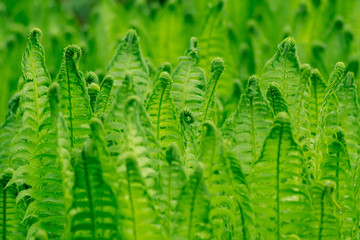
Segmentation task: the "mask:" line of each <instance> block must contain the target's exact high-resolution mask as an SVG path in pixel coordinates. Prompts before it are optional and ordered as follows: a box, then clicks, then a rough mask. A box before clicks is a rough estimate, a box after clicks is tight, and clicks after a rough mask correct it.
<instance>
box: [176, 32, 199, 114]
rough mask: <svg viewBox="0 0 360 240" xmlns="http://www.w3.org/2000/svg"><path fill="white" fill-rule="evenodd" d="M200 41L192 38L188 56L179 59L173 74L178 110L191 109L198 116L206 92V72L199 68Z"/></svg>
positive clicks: (187, 52)
mask: <svg viewBox="0 0 360 240" xmlns="http://www.w3.org/2000/svg"><path fill="white" fill-rule="evenodd" d="M198 51H199V50H198V41H197V39H196V38H194V37H193V38H191V40H190V48H189V49H188V50H187V51H186V56H185V57H181V58H179V61H180V63H179V64H178V66H177V67H176V68H175V70H174V72H173V73H172V74H171V78H172V79H173V81H174V82H173V88H172V91H171V93H172V95H173V97H174V103H175V107H176V108H177V109H189V110H191V111H192V112H193V113H194V115H195V116H197V115H198V109H199V105H201V103H202V99H203V96H204V90H205V82H206V76H205V73H204V70H202V69H201V68H199V67H198V66H197V62H198V61H199V52H198Z"/></svg>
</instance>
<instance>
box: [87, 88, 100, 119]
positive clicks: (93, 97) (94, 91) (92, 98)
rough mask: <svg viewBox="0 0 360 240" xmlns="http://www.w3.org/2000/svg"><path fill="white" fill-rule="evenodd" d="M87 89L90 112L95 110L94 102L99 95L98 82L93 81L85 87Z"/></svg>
mask: <svg viewBox="0 0 360 240" xmlns="http://www.w3.org/2000/svg"><path fill="white" fill-rule="evenodd" d="M87 91H88V94H89V99H90V106H91V110H92V112H95V104H96V99H97V96H98V95H99V92H100V86H99V84H97V83H94V82H93V83H91V84H90V85H89V86H88V87H87Z"/></svg>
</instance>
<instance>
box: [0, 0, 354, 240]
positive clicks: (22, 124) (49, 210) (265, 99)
mask: <svg viewBox="0 0 360 240" xmlns="http://www.w3.org/2000/svg"><path fill="white" fill-rule="evenodd" d="M139 4H140V3H139ZM172 4H174V5H172ZM188 4H191V1H188ZM193 4H194V5H195V4H196V3H193ZM250 5H251V4H250ZM174 6H175V3H169V5H168V12H166V14H165V15H167V14H174V16H172V17H171V19H172V21H173V22H172V24H179V23H178V21H179V20H178V19H177V18H176V17H175V16H177V14H180V13H179V12H178V11H179V10H178V9H176V8H173V7H174ZM138 7H139V6H138ZM224 7H225V6H224V5H222V1H220V3H218V4H214V5H212V6H211V8H210V11H209V13H208V15H206V19H207V21H209V22H211V23H212V24H213V26H212V27H211V26H210V27H206V28H204V29H202V36H201V38H199V39H200V40H199V41H198V40H197V38H195V37H192V38H190V47H189V48H188V50H186V51H185V56H183V57H180V58H179V63H178V64H177V66H176V67H175V68H174V70H173V71H172V68H171V62H173V61H174V60H173V59H169V62H170V63H166V64H163V65H162V66H161V67H159V68H158V69H156V68H154V67H153V65H152V64H151V63H150V62H149V61H148V60H146V58H145V57H146V56H147V54H145V53H144V54H143V51H142V50H141V46H142V38H141V39H140V37H139V36H138V33H137V31H136V30H135V29H130V30H129V31H128V32H127V34H126V35H125V37H124V38H123V39H122V40H120V42H119V46H118V48H117V50H115V49H114V52H115V55H114V57H113V59H112V60H110V63H109V65H108V67H107V68H106V70H105V69H104V70H102V73H100V74H96V73H94V72H91V71H88V72H86V73H83V71H82V66H81V56H82V52H83V51H82V49H81V48H80V47H79V46H76V45H70V46H68V47H66V48H65V49H64V55H63V58H62V64H61V66H60V70H59V73H58V75H57V76H56V77H54V76H52V75H51V74H50V73H49V71H48V70H47V67H46V63H45V50H44V48H43V47H42V43H41V37H42V33H41V31H40V30H39V29H37V28H35V29H33V30H32V31H31V32H30V34H29V37H28V43H27V47H26V49H25V53H24V54H23V59H22V62H21V67H22V73H21V74H20V79H19V82H18V91H17V93H16V94H15V95H14V96H13V97H12V98H11V99H10V101H9V104H8V108H9V111H8V113H7V115H6V117H5V121H4V122H3V123H2V124H1V128H0V180H1V181H0V182H1V187H2V189H1V190H2V191H1V192H0V197H1V199H2V201H1V202H2V204H1V205H0V219H1V228H0V235H1V237H2V238H3V239H138V240H140V239H322V240H325V239H360V228H359V227H360V218H359V216H360V205H359V201H360V194H359V184H360V179H359V178H360V177H359V175H360V171H359V161H358V160H359V154H360V153H359V146H360V138H359V132H358V131H359V120H360V119H359V102H358V92H357V84H356V80H355V76H354V74H353V73H352V72H351V71H349V68H348V67H346V66H345V64H344V63H342V62H339V63H337V64H336V65H335V68H334V70H333V71H332V73H330V74H327V73H325V74H324V76H323V75H321V73H320V72H321V71H320V70H318V69H316V68H313V67H311V66H310V65H309V64H301V63H300V58H299V56H298V52H297V46H296V43H295V39H294V38H292V37H285V38H284V40H282V41H281V43H280V44H279V45H278V48H277V51H276V53H275V54H274V56H273V57H272V58H271V59H270V60H269V61H267V62H266V63H265V61H264V59H262V58H261V56H259V55H256V56H253V58H254V59H255V58H256V60H254V59H253V60H254V61H260V62H263V63H265V67H264V68H263V71H262V73H261V74H258V76H259V77H257V76H256V75H252V76H250V77H249V78H248V79H246V80H243V82H244V84H243V83H242V82H240V83H239V84H238V85H236V80H234V79H233V78H234V74H235V73H234V67H233V65H232V64H227V62H226V59H225V60H223V59H222V58H220V57H217V54H218V53H219V54H220V55H221V54H222V53H224V52H226V51H228V49H227V48H224V49H221V47H219V45H221V42H222V40H221V39H218V38H217V37H216V36H220V35H221V34H222V33H223V32H224V31H225V30H226V28H225V25H224V22H223V19H222V18H221V17H220V16H221V14H220V13H221V11H222V9H223V8H224ZM250 7H251V6H250ZM192 14H195V13H189V15H188V18H191V16H193V15H192ZM193 17H195V16H193ZM163 18H165V17H164V16H162V17H159V18H158V19H157V22H155V23H156V24H159V25H163V24H165V22H164V21H165V20H162V19H163ZM167 24H170V23H167ZM251 27H254V28H256V26H251ZM104 31H105V30H104ZM138 31H139V32H141V31H142V30H141V29H139V30H138ZM254 31H255V30H254ZM230 35H231V34H230V33H229V38H227V37H225V38H224V39H229V40H232V38H231V36H230ZM172 36H173V35H172ZM212 37H213V38H216V41H214V42H213V41H212V40H213V39H212ZM254 37H256V36H255V35H251V38H254ZM169 41H170V40H169ZM249 41H251V42H252V41H254V39H250V40H249ZM140 43H141V44H140ZM169 44H170V42H169ZM171 44H173V45H174V46H173V48H174V49H176V48H178V47H179V46H175V45H176V42H171ZM202 44H204V48H202ZM253 44H255V42H253ZM257 44H258V43H257ZM185 49H186V48H185V47H184V50H185ZM201 49H206V50H205V51H204V55H202V53H201ZM244 51H245V50H244ZM144 52H145V51H144ZM108 54H109V53H104V55H108ZM172 54H174V52H171V53H170V52H169V53H166V52H164V51H161V50H160V53H159V55H158V56H155V55H156V52H154V53H153V55H152V54H150V55H149V56H150V58H152V59H157V60H156V61H163V60H164V58H166V57H169V58H171V56H170V55H172ZM179 55H180V54H179ZM144 56H145V57H144ZM225 56H228V54H225ZM260 58H261V59H260ZM159 59H160V60H159ZM310 59H311V58H310ZM165 60H166V59H165ZM234 62H235V61H234ZM234 62H233V63H234ZM310 62H311V61H310ZM204 65H206V66H204ZM324 69H327V68H326V67H324ZM324 69H321V70H324ZM252 70H253V69H250V70H249V71H252ZM327 76H329V77H327ZM327 79H329V80H327ZM232 93H237V94H238V95H236V96H231V94H232ZM224 94H225V95H224Z"/></svg>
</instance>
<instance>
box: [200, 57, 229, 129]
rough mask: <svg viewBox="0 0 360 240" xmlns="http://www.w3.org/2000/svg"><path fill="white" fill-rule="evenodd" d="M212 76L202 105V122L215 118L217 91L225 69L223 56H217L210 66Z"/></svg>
mask: <svg viewBox="0 0 360 240" xmlns="http://www.w3.org/2000/svg"><path fill="white" fill-rule="evenodd" d="M210 71H211V76H210V79H209V82H208V83H207V86H206V92H205V95H204V98H203V102H202V105H201V111H200V114H201V122H202V123H204V122H205V121H206V120H214V119H213V118H214V115H215V111H214V108H215V106H214V105H215V93H216V88H217V85H218V81H219V78H220V76H221V74H222V73H223V71H224V61H223V60H222V59H221V58H215V59H214V60H213V61H212V63H211V67H210Z"/></svg>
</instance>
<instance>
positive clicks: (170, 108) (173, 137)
mask: <svg viewBox="0 0 360 240" xmlns="http://www.w3.org/2000/svg"><path fill="white" fill-rule="evenodd" d="M171 88H172V79H171V78H170V75H169V74H168V73H167V72H163V73H161V74H160V77H159V81H158V82H157V84H156V86H155V88H154V89H153V91H152V93H151V94H150V96H149V98H148V100H147V104H146V110H147V111H148V113H149V115H150V118H151V122H152V124H153V126H154V127H155V135H156V140H158V141H160V142H161V145H162V146H163V147H167V146H169V145H170V144H171V143H172V142H175V143H176V144H178V146H179V149H180V150H181V151H182V150H183V143H182V136H181V129H180V122H179V118H178V115H177V112H176V109H175V106H174V101H173V98H172V96H171Z"/></svg>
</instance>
